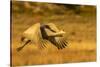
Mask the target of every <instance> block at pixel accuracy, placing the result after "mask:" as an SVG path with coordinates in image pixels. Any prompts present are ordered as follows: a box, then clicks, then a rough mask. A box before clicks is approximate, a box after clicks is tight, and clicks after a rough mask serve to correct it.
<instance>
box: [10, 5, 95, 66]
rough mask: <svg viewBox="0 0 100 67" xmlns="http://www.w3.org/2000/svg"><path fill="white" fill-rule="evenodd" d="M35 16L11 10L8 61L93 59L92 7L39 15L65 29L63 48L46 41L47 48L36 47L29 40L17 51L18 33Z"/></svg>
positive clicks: (35, 62)
mask: <svg viewBox="0 0 100 67" xmlns="http://www.w3.org/2000/svg"><path fill="white" fill-rule="evenodd" d="M14 14H15V15H14ZM37 16H38V15H37V14H36V15H34V14H32V15H29V14H27V13H14V12H13V13H12V25H11V26H12V32H11V33H12V42H11V43H12V44H11V54H12V55H11V58H12V61H11V64H12V65H13V66H21V65H37V64H39V65H40V64H61V63H76V62H94V61H96V10H95V7H93V6H91V7H88V8H84V9H83V12H81V13H80V14H78V15H77V14H75V13H73V12H71V11H70V10H67V11H66V12H65V13H64V14H60V15H57V14H51V15H41V17H42V19H43V20H42V21H43V22H44V23H47V22H48V23H49V22H52V23H54V24H55V25H56V26H57V27H58V28H59V29H63V30H64V31H65V32H66V35H65V37H66V40H67V41H68V46H67V47H66V48H64V49H62V50H58V49H57V48H56V47H55V46H53V45H51V44H48V45H47V48H44V49H39V48H38V47H37V45H36V44H33V43H29V44H28V45H27V46H25V47H24V48H23V49H22V50H21V51H20V52H17V51H16V48H18V47H20V46H21V41H20V38H21V34H22V33H23V32H24V31H25V30H26V29H27V28H29V27H30V26H32V25H33V24H35V23H37V22H36V21H37V20H36V17H37ZM39 22H40V21H39Z"/></svg>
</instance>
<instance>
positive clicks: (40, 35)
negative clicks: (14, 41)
mask: <svg viewBox="0 0 100 67" xmlns="http://www.w3.org/2000/svg"><path fill="white" fill-rule="evenodd" d="M64 34H65V32H64V31H60V30H59V29H58V28H57V27H56V26H55V24H53V23H47V24H41V23H36V24H34V25H33V26H31V27H30V28H28V29H27V30H26V31H25V32H24V33H23V34H22V38H21V41H22V42H24V44H23V45H22V46H21V47H19V48H17V50H18V51H20V50H21V49H22V48H24V46H25V45H27V44H28V43H29V42H33V43H34V44H37V45H38V46H39V47H42V48H45V47H46V45H47V42H51V44H53V45H54V46H56V47H57V48H58V49H63V48H65V47H66V46H67V44H68V43H67V41H66V40H65V39H64V36H63V35H64Z"/></svg>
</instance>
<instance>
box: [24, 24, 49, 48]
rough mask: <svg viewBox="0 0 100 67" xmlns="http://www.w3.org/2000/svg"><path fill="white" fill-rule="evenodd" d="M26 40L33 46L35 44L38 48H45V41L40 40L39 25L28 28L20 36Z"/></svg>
mask: <svg viewBox="0 0 100 67" xmlns="http://www.w3.org/2000/svg"><path fill="white" fill-rule="evenodd" d="M22 36H23V37H26V38H27V39H29V40H31V42H33V43H34V44H37V45H38V46H39V47H46V46H45V44H46V42H47V41H46V40H44V39H43V38H42V35H41V31H40V23H36V24H34V25H32V26H31V27H30V28H28V29H27V30H26V31H25V32H24V33H23V35H22Z"/></svg>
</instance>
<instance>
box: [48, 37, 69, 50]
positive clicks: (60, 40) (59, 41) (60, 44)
mask: <svg viewBox="0 0 100 67" xmlns="http://www.w3.org/2000/svg"><path fill="white" fill-rule="evenodd" d="M49 41H50V42H51V43H52V44H53V45H54V46H56V47H57V48H58V49H63V48H65V47H66V46H67V45H68V42H67V41H66V39H64V37H51V38H50V39H49Z"/></svg>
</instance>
